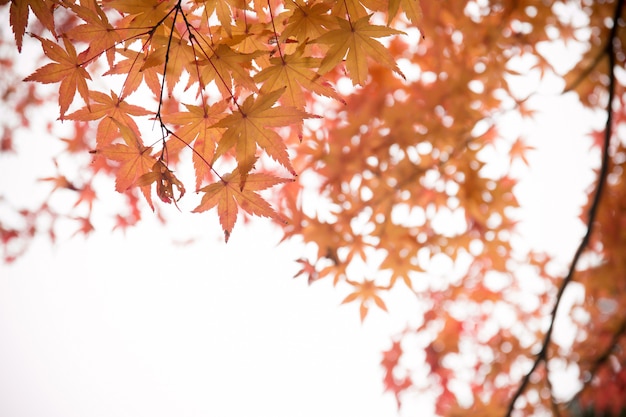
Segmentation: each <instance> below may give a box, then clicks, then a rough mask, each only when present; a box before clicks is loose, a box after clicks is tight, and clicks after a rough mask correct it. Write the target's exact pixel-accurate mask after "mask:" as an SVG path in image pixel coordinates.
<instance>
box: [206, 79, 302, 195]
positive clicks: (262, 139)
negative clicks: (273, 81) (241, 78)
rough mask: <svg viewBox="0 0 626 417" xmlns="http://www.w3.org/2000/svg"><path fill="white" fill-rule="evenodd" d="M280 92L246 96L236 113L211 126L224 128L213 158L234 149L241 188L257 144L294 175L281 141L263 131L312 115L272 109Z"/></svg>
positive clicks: (253, 161)
mask: <svg viewBox="0 0 626 417" xmlns="http://www.w3.org/2000/svg"><path fill="white" fill-rule="evenodd" d="M284 91H285V87H283V88H280V89H278V90H275V91H272V92H269V93H267V94H259V95H258V96H257V97H256V98H255V97H254V96H252V95H251V96H248V98H246V100H245V101H244V103H243V104H242V105H241V106H239V108H238V110H237V111H235V112H233V113H232V114H230V115H228V116H226V117H225V118H223V119H222V120H220V121H219V122H218V123H216V124H215V125H213V127H224V128H226V132H224V136H223V137H222V139H221V140H220V142H219V144H218V145H217V150H216V151H215V158H214V159H217V158H219V157H220V156H221V155H223V154H224V153H225V152H226V151H228V150H229V149H231V148H232V147H235V150H236V158H237V164H238V170H239V176H240V181H241V185H240V187H241V188H242V189H243V187H244V184H245V182H246V178H247V176H248V173H249V172H250V171H251V170H252V167H253V166H254V163H255V162H256V159H257V157H256V147H257V144H258V145H259V146H260V147H261V148H262V149H264V150H265V152H267V154H268V155H269V156H270V157H272V158H273V159H274V160H275V161H277V162H278V163H280V164H281V165H282V166H284V167H285V168H287V169H288V170H289V172H291V173H292V174H293V175H296V172H295V170H294V169H293V167H292V166H291V161H290V160H289V155H288V154H287V147H286V146H285V143H284V142H283V140H282V138H281V137H280V135H279V134H278V133H276V132H275V131H273V130H271V129H267V128H268V127H277V126H287V125H290V124H296V123H301V122H302V120H303V119H305V118H309V117H314V116H312V115H310V114H308V113H306V112H303V111H301V110H298V109H296V108H294V107H284V106H282V107H272V106H273V105H274V103H276V101H277V100H278V98H279V97H280V96H281V95H282V93H283V92H284Z"/></svg>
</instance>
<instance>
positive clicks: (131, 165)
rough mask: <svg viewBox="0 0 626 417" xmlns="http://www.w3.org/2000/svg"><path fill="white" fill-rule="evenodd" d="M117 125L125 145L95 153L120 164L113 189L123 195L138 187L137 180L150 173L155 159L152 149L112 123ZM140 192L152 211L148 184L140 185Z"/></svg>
mask: <svg viewBox="0 0 626 417" xmlns="http://www.w3.org/2000/svg"><path fill="white" fill-rule="evenodd" d="M113 123H114V124H116V125H117V127H118V129H119V132H120V133H121V135H122V138H123V139H124V142H125V143H116V144H113V145H109V146H105V147H103V148H100V149H97V150H96V153H97V154H98V155H102V156H104V157H106V158H108V159H111V160H114V161H118V162H120V166H119V168H118V170H117V172H116V173H115V189H116V190H117V191H118V192H120V193H123V192H125V191H127V190H128V189H129V188H131V187H133V186H135V185H138V184H137V182H138V180H139V178H140V177H141V176H143V175H145V174H147V173H150V172H152V167H153V166H154V164H155V162H156V159H155V158H154V157H153V156H151V152H152V147H149V146H148V147H146V146H144V145H143V144H142V143H141V141H140V140H139V138H138V137H137V135H135V133H134V132H133V131H132V130H131V129H130V128H129V127H127V126H125V125H123V124H122V123H120V122H118V121H117V120H114V121H113ZM141 192H142V193H143V195H144V197H145V198H146V201H147V202H148V204H149V205H150V207H152V208H153V209H154V206H153V205H152V198H151V196H150V184H144V185H141Z"/></svg>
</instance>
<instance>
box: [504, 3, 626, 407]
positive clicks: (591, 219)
mask: <svg viewBox="0 0 626 417" xmlns="http://www.w3.org/2000/svg"><path fill="white" fill-rule="evenodd" d="M623 7H624V0H618V2H617V5H616V7H615V14H614V15H613V27H612V28H611V32H610V34H609V38H608V41H607V43H606V48H605V50H604V53H606V54H607V55H608V58H609V74H608V75H609V86H608V93H609V97H608V102H607V105H606V112H607V117H606V125H605V129H604V144H603V147H602V165H601V168H600V172H599V174H598V185H597V186H596V191H595V195H594V196H593V200H592V202H591V207H590V208H589V215H588V218H587V232H586V233H585V236H583V238H582V240H581V242H580V244H579V245H578V249H576V253H575V254H574V257H573V259H572V263H571V265H570V268H569V271H568V273H567V275H566V276H565V278H564V279H563V282H562V283H561V286H560V287H559V291H558V293H557V296H556V301H555V303H554V308H553V309H552V313H551V316H550V326H549V327H548V330H547V331H546V334H545V336H544V339H543V342H542V347H541V350H540V351H539V353H538V354H537V356H536V358H535V362H534V363H533V366H532V367H531V368H530V370H529V371H528V372H527V373H526V375H524V378H523V379H522V382H521V383H520V385H519V387H518V389H517V391H516V392H515V394H514V395H513V397H512V398H511V401H510V402H509V408H508V410H507V413H506V417H509V416H511V413H512V412H513V410H514V409H515V403H516V402H517V400H518V399H519V397H521V395H522V394H523V393H524V391H525V390H526V387H527V386H528V383H529V382H530V377H531V376H532V374H533V373H534V372H535V370H536V369H537V367H538V366H539V364H540V363H542V362H547V359H548V347H549V346H550V342H551V341H552V332H553V330H554V322H555V319H556V313H557V311H558V309H559V306H560V305H561V301H562V299H563V293H564V292H565V288H566V287H567V286H568V284H569V283H570V282H571V281H572V279H573V277H574V272H575V271H576V265H577V264H578V261H579V260H580V257H581V256H582V254H583V252H584V251H585V249H586V248H587V246H588V245H589V241H590V239H591V234H592V233H593V227H594V223H595V219H596V216H597V212H598V207H599V204H600V200H601V197H602V191H603V190H604V186H605V183H606V176H607V173H608V170H609V145H610V143H611V136H612V134H613V101H614V97H615V50H614V42H615V40H616V39H617V28H618V26H619V24H618V20H619V18H620V16H621V14H622V9H623ZM546 369H547V367H546ZM548 377H549V376H548V375H547V376H546V378H548Z"/></svg>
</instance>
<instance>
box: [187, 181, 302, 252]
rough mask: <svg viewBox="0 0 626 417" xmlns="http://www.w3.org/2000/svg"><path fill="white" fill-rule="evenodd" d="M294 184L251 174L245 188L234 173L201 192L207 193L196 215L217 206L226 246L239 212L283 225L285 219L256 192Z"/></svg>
mask: <svg viewBox="0 0 626 417" xmlns="http://www.w3.org/2000/svg"><path fill="white" fill-rule="evenodd" d="M288 181H292V180H290V179H286V178H278V177H275V176H272V175H269V174H249V175H248V179H247V181H246V183H245V186H244V187H241V186H240V183H241V178H240V174H239V171H238V170H234V171H232V172H230V173H228V174H226V175H223V176H222V178H221V179H220V180H219V181H217V182H215V183H213V184H209V185H207V186H206V187H203V188H201V189H200V190H199V191H201V192H203V193H204V195H203V196H202V200H201V201H200V204H199V205H198V207H196V208H195V209H194V210H193V211H194V212H195V213H200V212H203V211H207V210H210V209H212V208H213V207H215V206H217V213H218V215H219V218H220V224H221V225H222V229H223V230H224V238H225V240H226V242H228V239H229V238H230V234H231V232H232V230H233V227H234V226H235V222H236V221H237V213H238V211H239V208H241V209H243V210H244V211H245V212H246V213H249V214H251V215H254V216H261V217H269V218H271V219H274V220H276V221H279V222H284V220H283V218H282V217H281V216H280V215H279V214H277V213H276V212H275V211H274V209H272V207H271V206H270V205H269V203H268V202H267V201H265V200H264V199H263V198H262V197H261V196H260V195H259V194H257V193H256V191H261V190H265V189H267V188H269V187H272V186H274V185H277V184H281V183H285V182H288Z"/></svg>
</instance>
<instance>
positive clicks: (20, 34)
mask: <svg viewBox="0 0 626 417" xmlns="http://www.w3.org/2000/svg"><path fill="white" fill-rule="evenodd" d="M55 6H56V2H54V1H51V0H20V1H15V0H14V1H11V9H10V10H11V11H10V13H11V14H10V17H9V22H10V24H11V28H12V29H13V34H14V35H15V44H16V45H17V50H18V51H20V52H21V51H22V40H23V38H24V32H25V31H26V26H27V25H28V15H29V11H28V8H29V7H30V10H32V11H33V13H35V16H37V19H38V20H39V21H40V22H41V23H42V24H43V25H44V26H45V27H46V29H48V30H49V31H50V32H52V34H53V35H54V36H56V32H55V28H54V16H52V10H53V8H54V7H55Z"/></svg>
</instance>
